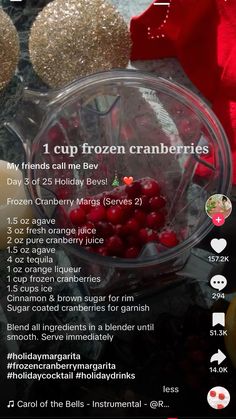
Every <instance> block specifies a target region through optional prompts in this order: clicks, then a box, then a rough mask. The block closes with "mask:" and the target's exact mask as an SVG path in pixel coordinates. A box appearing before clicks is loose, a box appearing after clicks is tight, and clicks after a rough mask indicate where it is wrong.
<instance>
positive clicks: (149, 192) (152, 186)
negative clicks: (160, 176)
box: [142, 179, 160, 198]
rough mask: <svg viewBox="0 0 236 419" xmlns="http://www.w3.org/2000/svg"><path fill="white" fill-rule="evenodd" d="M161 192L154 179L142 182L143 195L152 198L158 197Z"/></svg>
mask: <svg viewBox="0 0 236 419" xmlns="http://www.w3.org/2000/svg"><path fill="white" fill-rule="evenodd" d="M159 192H160V186H159V184H158V183H157V182H156V181H155V180H154V179H145V180H144V181H143V182H142V194H143V195H145V196H148V197H149V198H152V197H153V196H156V195H158V194H159Z"/></svg>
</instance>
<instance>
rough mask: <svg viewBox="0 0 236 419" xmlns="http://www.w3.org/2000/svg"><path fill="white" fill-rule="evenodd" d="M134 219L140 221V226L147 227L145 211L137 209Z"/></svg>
mask: <svg viewBox="0 0 236 419" xmlns="http://www.w3.org/2000/svg"><path fill="white" fill-rule="evenodd" d="M134 218H135V220H137V221H138V223H139V225H140V226H145V225H146V218H147V216H146V214H145V212H144V211H142V210H139V209H136V210H134Z"/></svg>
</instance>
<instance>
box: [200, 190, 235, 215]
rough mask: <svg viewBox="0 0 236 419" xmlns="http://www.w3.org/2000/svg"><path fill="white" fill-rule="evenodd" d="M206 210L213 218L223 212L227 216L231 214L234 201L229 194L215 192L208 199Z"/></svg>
mask: <svg viewBox="0 0 236 419" xmlns="http://www.w3.org/2000/svg"><path fill="white" fill-rule="evenodd" d="M205 210H206V213H207V215H208V216H209V217H210V218H213V217H214V216H215V215H216V214H221V215H222V216H223V217H224V218H227V217H229V216H230V214H231V211H232V203H231V201H230V199H229V198H228V197H227V196H225V195H222V194H214V195H211V196H210V198H208V200H207V201H206V204H205Z"/></svg>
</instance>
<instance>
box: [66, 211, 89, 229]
mask: <svg viewBox="0 0 236 419" xmlns="http://www.w3.org/2000/svg"><path fill="white" fill-rule="evenodd" d="M70 220H71V222H72V224H74V225H75V226H80V225H82V224H83V223H85V221H86V214H85V212H84V210H83V209H82V208H75V209H73V210H72V211H71V212H70Z"/></svg>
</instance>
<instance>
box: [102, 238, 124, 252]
mask: <svg viewBox="0 0 236 419" xmlns="http://www.w3.org/2000/svg"><path fill="white" fill-rule="evenodd" d="M106 246H107V250H108V253H109V255H111V256H121V255H122V253H123V251H124V244H123V241H122V240H121V238H120V237H119V236H111V237H109V238H108V239H107V240H106Z"/></svg>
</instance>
